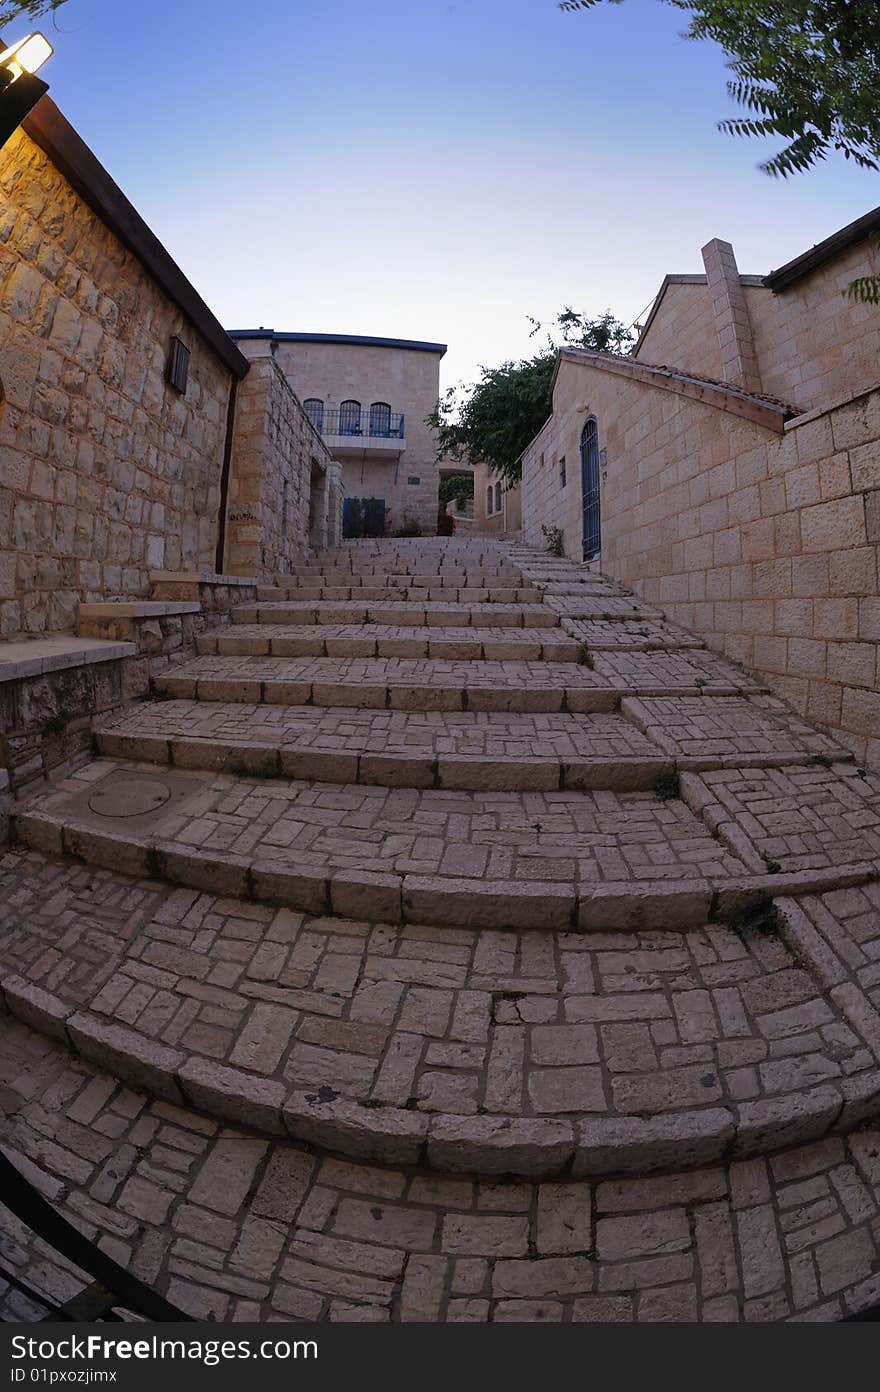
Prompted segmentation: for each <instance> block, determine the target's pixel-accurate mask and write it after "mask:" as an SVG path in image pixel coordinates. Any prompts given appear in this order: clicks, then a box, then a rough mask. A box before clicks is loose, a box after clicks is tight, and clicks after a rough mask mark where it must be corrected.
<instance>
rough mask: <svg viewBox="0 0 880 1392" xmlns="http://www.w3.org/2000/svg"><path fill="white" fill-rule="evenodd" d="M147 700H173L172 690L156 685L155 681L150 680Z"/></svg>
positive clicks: (146, 695) (145, 698)
mask: <svg viewBox="0 0 880 1392" xmlns="http://www.w3.org/2000/svg"><path fill="white" fill-rule="evenodd" d="M144 700H145V701H173V700H174V697H173V696H172V695H171V692H170V691H168V690H167V689H166V687H164V686H156V684H155V682H150V689H149V691H147V693H146V694H145V696H144Z"/></svg>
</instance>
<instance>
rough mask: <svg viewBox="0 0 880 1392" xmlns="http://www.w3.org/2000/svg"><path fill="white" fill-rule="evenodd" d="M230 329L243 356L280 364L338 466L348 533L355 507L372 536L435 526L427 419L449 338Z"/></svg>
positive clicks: (435, 479) (433, 449) (435, 472)
mask: <svg viewBox="0 0 880 1392" xmlns="http://www.w3.org/2000/svg"><path fill="white" fill-rule="evenodd" d="M231 337H232V339H233V340H234V341H235V342H236V344H237V346H238V348H239V349H240V350H241V351H242V352H243V353H244V354H245V356H246V357H247V358H248V359H249V360H251V361H257V360H259V359H266V358H269V359H271V360H273V361H274V362H275V363H277V365H278V367H279V368H280V369H281V371H282V372H283V373H284V375H285V377H286V378H287V381H288V382H289V384H290V386H291V387H292V388H293V391H294V392H295V393H296V395H297V396H298V397H299V399H300V400H301V401H302V402H303V404H304V406H305V409H306V412H307V413H308V415H309V417H310V419H311V421H312V424H313V425H314V427H315V429H316V430H317V432H318V433H319V434H320V436H321V437H322V439H323V441H324V443H325V445H326V446H327V448H328V449H329V451H330V453H331V454H332V456H333V458H334V459H335V460H337V461H338V462H339V464H340V465H341V467H342V479H343V487H344V492H345V502H344V514H343V526H344V530H345V531H346V532H349V531H350V530H351V528H352V526H353V525H355V519H356V517H357V515H358V514H360V515H362V516H363V518H364V523H365V530H366V532H367V534H368V535H374V536H375V535H378V536H381V535H383V534H392V533H394V532H396V531H398V530H399V529H400V528H401V527H404V526H406V525H407V523H417V524H418V525H419V526H420V527H421V528H422V531H423V532H426V533H434V532H436V530H437V506H438V484H439V461H438V451H437V442H436V439H435V436H434V432H433V431H432V430H431V428H430V427H429V426H428V425H427V424H426V419H427V417H428V416H429V415H430V413H431V412H432V411H433V410H434V408H435V406H436V405H437V400H438V397H439V394H440V361H441V359H442V357H443V355H444V353H445V352H446V346H445V344H442V343H422V342H418V341H413V340H410V339H396V338H364V337H357V336H355V335H352V334H308V333H277V332H276V331H275V330H274V329H262V328H261V329H249V330H232V331H231ZM358 504H360V506H358Z"/></svg>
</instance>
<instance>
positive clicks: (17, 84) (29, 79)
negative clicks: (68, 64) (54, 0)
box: [0, 34, 54, 145]
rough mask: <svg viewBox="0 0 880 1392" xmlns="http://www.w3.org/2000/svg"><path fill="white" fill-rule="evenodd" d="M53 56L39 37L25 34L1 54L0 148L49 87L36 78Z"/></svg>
mask: <svg viewBox="0 0 880 1392" xmlns="http://www.w3.org/2000/svg"><path fill="white" fill-rule="evenodd" d="M53 52H54V49H53V48H52V45H51V44H50V42H49V40H48V39H47V38H45V37H44V36H43V35H42V34H28V35H27V37H26V38H24V39H19V40H18V43H14V44H12V45H11V47H10V48H7V49H4V50H3V52H2V53H0V145H5V143H6V141H7V140H8V139H9V137H10V136H11V135H12V132H13V131H14V130H16V129H17V128H18V126H20V125H21V123H22V121H23V120H24V118H25V116H27V114H28V112H29V111H30V110H31V108H32V107H34V106H36V104H37V102H38V101H39V100H40V97H42V96H43V95H44V94H45V93H46V92H48V90H49V87H48V84H47V83H45V82H43V81H42V80H41V79H40V78H39V77H37V76H36V74H37V72H38V71H39V69H40V68H41V67H42V66H43V64H44V63H45V62H47V60H48V59H49V58H51V57H52V54H53Z"/></svg>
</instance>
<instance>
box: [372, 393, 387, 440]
mask: <svg viewBox="0 0 880 1392" xmlns="http://www.w3.org/2000/svg"><path fill="white" fill-rule="evenodd" d="M370 434H371V435H379V436H381V437H382V438H383V439H385V440H387V439H388V437H389V435H390V434H391V407H390V406H389V405H388V402H387V401H374V402H373V404H372V406H371V407H370Z"/></svg>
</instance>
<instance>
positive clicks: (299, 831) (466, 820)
mask: <svg viewBox="0 0 880 1392" xmlns="http://www.w3.org/2000/svg"><path fill="white" fill-rule="evenodd" d="M770 772H771V773H774V774H775V772H776V771H775V770H772V771H770ZM790 772H791V771H789V770H787V771H786V773H790ZM804 772H805V774H807V775H810V774H814V773H815V772H816V771H815V770H806V771H804ZM724 777H725V775H724V774H723V773H716V774H705V775H702V776H701V777H700V776H698V775H693V774H685V775H683V778H682V784H683V791H685V789H684V784H685V780H688V786H687V790H686V793H685V795H686V796H687V797H688V799H689V800H690V801H691V802H692V803H696V805H697V806H698V810H699V811H700V812H702V811H704V810H705V807H704V805H702V804H703V803H705V801H706V799H707V789H708V790H709V793H710V794H711V795H712V796H714V797H715V798H716V799H717V798H719V797H723V794H722V793H721V780H723V779H724ZM710 780H712V781H711V782H710ZM735 786H736V787H738V789H739V791H740V794H741V796H742V797H743V798H744V803H743V807H744V813H745V817H744V818H743V819H742V820H740V821H736V820H735V814H734V815H733V816H730V820H729V821H721V822H720V823H718V822H716V820H715V819H714V816H710V818H708V820H709V822H710V825H711V826H712V828H713V830H714V831H715V832H717V835H713V834H712V831H710V830H709V828H708V827H707V825H706V822H704V821H703V820H702V819H701V817H700V816H698V815H695V813H694V812H693V811H691V809H690V807H689V806H687V805H686V803H685V802H684V801H681V800H679V799H677V798H668V797H667V796H666V795H664V796H658V795H657V794H655V793H648V792H625V793H615V792H564V793H559V792H555V793H554V792H548V793H538V792H534V793H517V792H495V793H474V792H467V791H456V792H452V791H436V790H431V789H427V790H426V789H412V788H396V789H388V788H384V787H370V786H363V785H353V784H351V785H341V784H340V785H336V784H328V783H315V782H307V781H304V780H293V779H285V778H281V779H274V778H263V777H260V776H259V775H257V776H255V775H254V774H253V773H250V774H249V773H246V772H242V773H240V774H239V775H237V776H229V775H224V774H215V773H201V772H195V771H188V772H186V773H181V772H177V771H164V770H163V771H161V772H158V771H156V770H155V768H150V767H144V766H139V765H126V764H122V763H120V762H118V761H115V760H110V759H108V760H99V761H96V762H95V763H94V764H92V765H89V766H88V767H86V768H85V769H81V770H78V771H77V772H75V773H73V774H71V775H70V776H69V777H68V778H67V779H64V780H61V781H60V782H59V784H58V788H57V791H55V792H53V793H51V794H49V795H48V796H45V797H42V798H38V799H36V800H35V801H33V802H31V803H30V804H28V805H26V806H25V807H24V808H23V809H22V810H21V811H19V812H16V813H14V825H15V828H16V831H17V834H18V836H19V838H20V839H21V840H22V841H23V842H24V843H25V844H26V845H29V846H31V847H32V848H33V849H35V850H41V851H44V852H47V853H49V854H54V855H69V856H74V857H77V858H80V859H83V860H85V861H87V862H88V863H89V864H93V865H97V866H103V867H109V868H114V869H120V870H123V871H124V872H126V873H127V874H131V875H138V876H141V875H159V876H160V877H161V878H163V879H165V880H168V881H171V882H173V883H177V884H181V885H186V886H188V887H190V888H197V889H204V890H210V891H216V892H225V893H229V894H235V895H239V896H244V897H248V898H253V899H256V900H257V901H259V902H264V903H277V904H283V905H285V906H286V907H289V908H294V909H299V910H303V911H306V912H312V913H318V914H320V913H325V912H332V913H334V914H337V915H341V916H348V915H351V914H353V913H358V914H360V915H369V917H371V918H374V919H377V920H380V921H385V922H407V923H441V924H446V925H449V924H457V925H461V926H464V927H470V928H492V929H504V930H510V929H520V928H522V929H534V930H536V931H537V930H541V931H544V930H558V931H566V930H570V929H574V928H578V929H580V930H581V931H587V932H589V931H595V930H597V929H603V930H604V929H624V930H631V929H639V928H644V929H652V930H653V929H658V928H665V927H670V926H674V927H676V928H682V929H683V928H687V927H692V926H695V925H697V924H699V923H702V922H704V921H705V920H706V919H707V918H708V917H709V916H710V914H714V915H716V916H720V917H721V918H726V917H728V916H731V915H736V914H737V913H739V912H741V910H742V909H743V907H744V906H748V905H750V904H754V903H756V902H759V901H760V900H761V899H762V897H767V896H768V895H769V894H771V893H794V892H797V891H801V892H807V891H811V890H818V889H830V888H832V887H834V886H837V885H846V884H849V883H861V882H862V881H864V880H866V879H869V878H870V877H871V876H872V875H874V874H875V873H876V868H877V862H876V859H874V860H869V859H868V857H870V856H872V855H873V856H874V857H876V854H877V852H876V847H877V845H878V832H877V821H878V819H877V817H876V816H875V818H874V823H873V826H872V827H864V826H863V827H861V829H855V828H851V827H849V828H848V827H844V828H842V829H841V827H840V825H839V822H840V818H839V807H838V806H833V807H832V815H831V816H830V817H829V819H828V820H827V823H826V824H825V825H823V826H821V827H819V828H818V829H814V832H813V841H814V848H813V850H812V851H811V854H810V855H809V856H808V857H807V858H806V863H805V857H804V856H803V855H802V854H801V853H800V851H801V847H800V843H799V842H798V840H797V838H796V837H795V838H794V839H793V841H792V843H791V844H790V845H789V847H788V849H787V850H786V849H784V848H783V846H782V845H781V844H780V843H779V838H778V837H777V838H775V839H774V838H773V835H772V833H773V830H774V826H773V823H774V820H776V819H780V820H781V821H784V820H785V818H786V816H788V817H789V818H793V820H794V822H796V821H797V808H798V806H800V805H801V804H802V803H803V802H804V800H805V798H808V797H809V796H810V791H811V789H812V792H813V793H814V794H815V795H816V796H817V797H819V796H822V797H824V796H826V795H830V796H831V797H833V798H837V801H838V802H839V801H840V796H839V794H840V790H839V789H837V788H835V787H834V786H833V782H832V780H831V779H830V777H829V779H828V780H827V783H826V785H822V786H819V785H818V784H816V783H815V781H811V779H810V778H809V777H802V776H800V775H798V774H797V772H795V773H794V774H792V776H791V779H790V784H789V786H790V789H791V794H792V798H791V799H790V805H789V807H788V808H786V807H785V806H784V805H782V803H781V802H780V801H779V796H777V800H776V804H775V805H773V804H771V805H770V810H769V812H768V813H767V814H766V818H765V821H764V822H763V823H761V822H760V820H759V821H758V822H757V830H756V832H755V833H754V834H753V835H750V830H751V826H750V821H749V820H746V818H754V817H755V815H756V813H757V812H758V811H759V810H760V806H761V801H762V799H766V798H767V796H768V793H770V792H776V793H777V795H779V794H780V790H779V788H778V787H777V788H774V787H773V786H772V781H767V780H764V782H763V783H762V780H761V779H760V778H751V779H750V778H749V776H748V771H745V772H744V774H742V775H740V778H739V783H738V784H736V785H735ZM753 789H754V790H755V798H754V800H753V801H750V798H749V792H750V791H751V790H753ZM708 801H709V804H710V811H711V812H714V807H715V803H714V802H712V798H711V797H709V799H708ZM792 801H793V804H794V805H793V806H792V805H791V803H792ZM783 802H784V799H783ZM764 805H765V806H766V805H767V804H766V803H765V804H764ZM729 815H730V814H729ZM809 815H811V814H808V817H809ZM787 829H788V828H785V827H783V832H784V831H785V830H787ZM791 830H792V831H793V832H796V831H798V830H803V816H802V817H801V822H800V824H798V825H794V824H793V825H792V827H791ZM766 846H772V849H773V851H774V852H775V854H776V855H777V856H778V857H779V859H778V862H776V861H775V860H774V863H773V864H770V863H769V860H768V862H767V863H766V864H765V859H764V857H765V856H767V854H768V853H767V851H766V850H765V847H766ZM815 846H818V847H819V848H820V849H819V850H817V849H815ZM856 857H859V858H858V859H857V858H856ZM759 866H760V867H763V873H761V870H759V868H758V867H759Z"/></svg>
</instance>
